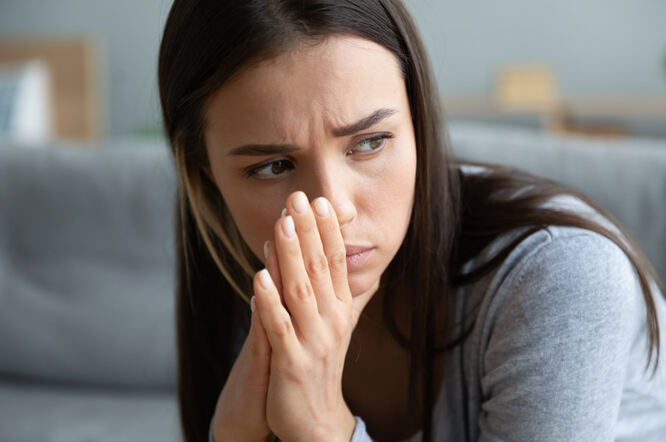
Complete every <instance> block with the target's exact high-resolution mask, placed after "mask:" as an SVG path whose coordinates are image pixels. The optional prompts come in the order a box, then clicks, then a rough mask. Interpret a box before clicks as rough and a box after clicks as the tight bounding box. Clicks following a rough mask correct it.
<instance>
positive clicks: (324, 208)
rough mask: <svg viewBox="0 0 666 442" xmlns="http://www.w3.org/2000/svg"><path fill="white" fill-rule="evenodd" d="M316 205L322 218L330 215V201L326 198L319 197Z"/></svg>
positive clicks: (316, 210) (316, 209)
mask: <svg viewBox="0 0 666 442" xmlns="http://www.w3.org/2000/svg"><path fill="white" fill-rule="evenodd" d="M314 206H315V212H317V215H319V216H321V217H322V218H323V217H325V216H328V202H326V199H325V198H317V200H316V201H315V203H314Z"/></svg>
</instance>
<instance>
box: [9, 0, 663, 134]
mask: <svg viewBox="0 0 666 442" xmlns="http://www.w3.org/2000/svg"><path fill="white" fill-rule="evenodd" d="M170 3H171V2H170V1H169V0H141V1H135V0H113V1H106V0H58V1H52V0H0V41H1V40H5V41H6V40H16V39H26V38H33V39H34V38H42V39H44V38H45V39H51V40H52V39H54V38H58V37H72V36H74V37H78V36H87V37H88V39H89V41H91V42H92V43H93V45H94V47H95V48H96V51H97V52H96V54H97V57H96V58H97V62H98V66H99V83H98V84H99V88H100V90H99V100H98V101H99V107H100V110H99V115H100V117H99V118H100V128H101V129H100V133H99V136H100V137H102V138H103V137H116V136H124V135H156V134H158V133H159V124H160V123H159V121H160V113H159V104H158V94H157V87H156V62H157V51H158V47H159V40H160V35H161V29H162V26H163V23H164V21H165V19H166V15H167V13H168V8H169V5H170ZM406 3H407V6H408V8H409V9H410V10H411V12H412V13H413V15H414V17H415V20H416V22H417V24H418V26H419V27H420V29H421V32H422V34H423V36H424V39H425V43H426V46H427V48H428V50H429V53H430V56H431V59H432V64H433V67H434V70H435V73H436V77H437V82H438V84H439V87H440V91H441V93H442V96H443V97H444V102H445V107H446V111H447V113H448V114H449V116H450V117H451V118H458V119H473V120H474V119H475V120H493V121H497V122H504V123H515V124H525V125H539V124H540V123H539V122H540V121H541V120H540V114H539V113H538V112H537V113H530V112H522V113H520V112H519V113H506V112H503V111H498V109H497V108H496V106H494V104H493V102H492V96H493V94H495V93H496V92H497V91H496V89H497V87H498V86H497V85H498V73H499V72H500V71H501V69H503V68H505V67H507V66H508V67H512V66H522V65H539V66H542V67H545V68H546V70H547V72H548V73H549V74H551V80H552V79H554V84H555V93H556V94H558V97H564V98H567V99H569V101H570V103H573V104H572V105H571V106H572V107H573V108H575V109H578V110H580V112H579V114H580V115H579V117H580V118H578V119H579V120H580V121H582V122H583V123H580V124H584V120H585V119H586V118H587V119H588V120H595V118H596V120H601V122H602V125H603V124H605V125H606V126H613V127H620V128H621V129H623V130H625V131H627V132H629V133H630V134H632V135H648V136H659V137H666V124H665V123H666V1H663V0H561V1H557V2H546V1H533V0H504V1H501V2H498V1H492V0H471V1H467V2H463V1H454V0H407V1H406ZM447 97H448V98H449V99H448V100H447ZM614 109H615V110H614ZM574 113H575V112H574Z"/></svg>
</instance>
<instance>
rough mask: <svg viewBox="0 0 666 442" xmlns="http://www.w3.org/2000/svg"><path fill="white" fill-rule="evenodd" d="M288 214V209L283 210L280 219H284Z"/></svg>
mask: <svg viewBox="0 0 666 442" xmlns="http://www.w3.org/2000/svg"><path fill="white" fill-rule="evenodd" d="M286 214H287V208H286V207H285V208H284V209H282V212H281V213H280V218H282V217H283V216H285V215H286Z"/></svg>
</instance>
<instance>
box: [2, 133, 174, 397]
mask: <svg viewBox="0 0 666 442" xmlns="http://www.w3.org/2000/svg"><path fill="white" fill-rule="evenodd" d="M173 170H174V169H173V166H172V163H171V160H170V157H169V155H168V151H167V150H166V149H165V148H164V145H163V144H159V145H156V144H149V145H142V144H137V143H126V144H122V143H121V144H118V143H116V144H114V145H113V148H111V147H109V146H101V147H91V146H88V147H85V146H67V145H62V144H59V145H54V146H46V147H42V148H26V147H23V146H21V147H17V146H11V145H0V376H11V377H20V378H28V379H37V380H44V381H56V382H75V383H88V384H90V383H93V384H104V385H113V386H126V387H138V386H140V387H150V388H152V387H157V388H162V387H168V388H173V386H174V383H175V367H176V359H175V353H176V352H175V337H174V327H173V324H174V321H173V316H174V287H175V271H174V268H175V266H174V245H173V238H174V230H173V224H174V222H173V216H174V201H175V176H174V173H173Z"/></svg>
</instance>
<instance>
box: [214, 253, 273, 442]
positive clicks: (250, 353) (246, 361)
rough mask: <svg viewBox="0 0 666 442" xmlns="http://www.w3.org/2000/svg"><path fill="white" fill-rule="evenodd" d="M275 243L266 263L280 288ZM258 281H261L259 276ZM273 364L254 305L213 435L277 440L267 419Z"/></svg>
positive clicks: (226, 439) (229, 441) (229, 440)
mask: <svg viewBox="0 0 666 442" xmlns="http://www.w3.org/2000/svg"><path fill="white" fill-rule="evenodd" d="M271 246H272V244H270V245H269V244H267V245H266V246H265V248H264V254H265V257H264V262H265V264H266V269H267V270H268V272H269V274H270V275H271V277H272V279H273V282H274V283H275V285H276V287H281V280H280V279H281V278H280V270H279V264H278V262H277V256H276V255H275V251H274V250H272V247H271ZM254 284H255V286H256V284H258V279H257V276H256V275H255V278H254ZM255 290H256V288H255ZM280 293H282V290H280ZM252 302H254V301H252ZM270 364H271V346H270V343H269V342H268V337H267V336H266V331H265V330H264V327H263V325H262V324H261V319H260V317H259V315H258V314H257V313H256V312H255V311H254V308H252V315H251V320H250V331H249V332H248V335H247V338H245V343H244V344H243V347H242V348H241V350H240V353H239V354H238V357H237V358H236V362H234V365H233V366H232V367H231V371H230V373H229V377H228V378H227V382H226V384H225V385H224V388H223V389H222V392H221V393H220V396H219V397H218V399H217V405H216V406H215V414H214V415H213V435H214V439H215V441H216V442H218V441H219V442H265V441H270V440H273V437H272V432H271V429H270V428H269V427H268V424H267V422H266V397H267V395H268V383H269V382H268V381H269V376H270Z"/></svg>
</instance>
